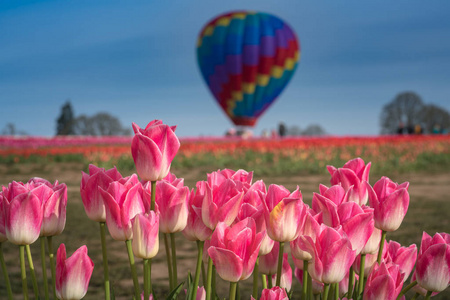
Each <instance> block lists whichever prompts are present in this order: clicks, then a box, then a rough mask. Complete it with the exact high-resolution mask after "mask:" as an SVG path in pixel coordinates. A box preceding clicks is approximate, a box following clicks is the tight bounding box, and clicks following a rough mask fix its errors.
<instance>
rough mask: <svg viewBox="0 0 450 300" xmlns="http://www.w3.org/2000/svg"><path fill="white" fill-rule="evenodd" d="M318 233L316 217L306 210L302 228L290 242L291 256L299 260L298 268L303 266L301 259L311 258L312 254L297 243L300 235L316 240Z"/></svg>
mask: <svg viewBox="0 0 450 300" xmlns="http://www.w3.org/2000/svg"><path fill="white" fill-rule="evenodd" d="M319 233H320V224H319V223H318V222H317V220H316V218H315V217H313V216H312V215H311V212H310V211H308V212H307V213H306V217H305V222H304V224H303V226H302V230H301V232H300V235H299V236H298V237H297V238H296V239H295V240H293V241H292V242H290V247H291V253H292V256H293V257H295V259H298V260H301V266H299V268H300V269H302V268H303V260H308V261H309V260H311V259H312V256H311V254H309V252H307V251H303V250H302V249H301V248H300V247H299V245H298V243H299V242H300V240H301V237H302V236H309V237H311V239H312V240H313V241H315V240H316V236H317V234H319Z"/></svg>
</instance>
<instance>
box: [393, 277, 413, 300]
mask: <svg viewBox="0 0 450 300" xmlns="http://www.w3.org/2000/svg"><path fill="white" fill-rule="evenodd" d="M416 285H417V280H414V281H413V282H411V283H410V284H408V285H407V286H406V287H404V288H403V289H402V291H401V292H400V294H398V296H397V300H400V299H401V298H402V296H403V295H404V294H406V293H407V292H408V291H409V290H410V289H412V288H413V287H415V286H416Z"/></svg>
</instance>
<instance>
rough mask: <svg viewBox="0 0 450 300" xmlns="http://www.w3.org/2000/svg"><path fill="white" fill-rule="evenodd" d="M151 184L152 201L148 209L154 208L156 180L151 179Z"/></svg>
mask: <svg viewBox="0 0 450 300" xmlns="http://www.w3.org/2000/svg"><path fill="white" fill-rule="evenodd" d="M151 185H152V191H151V193H152V202H151V204H150V205H151V206H150V209H151V210H155V195H156V194H155V193H156V181H152V182H151Z"/></svg>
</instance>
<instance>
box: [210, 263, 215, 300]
mask: <svg viewBox="0 0 450 300" xmlns="http://www.w3.org/2000/svg"><path fill="white" fill-rule="evenodd" d="M211 294H212V297H213V298H214V299H216V267H215V266H214V265H213V269H212V282H211Z"/></svg>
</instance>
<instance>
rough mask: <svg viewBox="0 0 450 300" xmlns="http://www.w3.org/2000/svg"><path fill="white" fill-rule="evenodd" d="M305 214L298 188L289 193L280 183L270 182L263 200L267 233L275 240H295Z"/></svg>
mask: <svg viewBox="0 0 450 300" xmlns="http://www.w3.org/2000/svg"><path fill="white" fill-rule="evenodd" d="M305 216H306V206H305V204H304V203H303V201H302V195H301V193H300V190H299V188H298V187H297V189H296V190H295V191H294V192H293V193H290V192H289V191H288V190H287V189H286V188H285V187H283V186H281V185H275V184H272V185H270V186H269V190H268V191H267V195H266V201H265V202H264V218H265V219H266V228H267V234H268V235H269V237H270V238H271V239H272V240H274V241H277V242H290V241H293V240H295V239H296V238H297V237H298V236H299V234H300V232H301V230H302V224H303V222H304V220H305Z"/></svg>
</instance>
